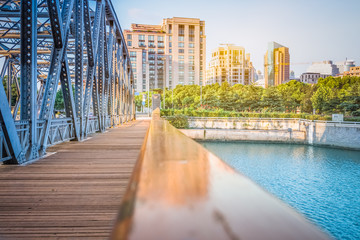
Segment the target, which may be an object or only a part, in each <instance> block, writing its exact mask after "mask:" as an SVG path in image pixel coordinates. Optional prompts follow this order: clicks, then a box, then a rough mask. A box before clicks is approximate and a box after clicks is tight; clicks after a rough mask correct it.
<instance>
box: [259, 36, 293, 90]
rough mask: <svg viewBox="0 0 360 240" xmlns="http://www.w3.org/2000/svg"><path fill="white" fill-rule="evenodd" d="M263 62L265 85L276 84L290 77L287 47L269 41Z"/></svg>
mask: <svg viewBox="0 0 360 240" xmlns="http://www.w3.org/2000/svg"><path fill="white" fill-rule="evenodd" d="M264 63H265V64H264V65H265V66H264V67H265V73H264V75H265V87H269V86H277V85H280V84H282V83H283V82H286V81H288V80H289V79H290V76H289V75H290V54H289V48H287V47H284V46H282V45H280V44H279V43H276V42H270V43H269V44H268V50H267V51H266V54H265V59H264Z"/></svg>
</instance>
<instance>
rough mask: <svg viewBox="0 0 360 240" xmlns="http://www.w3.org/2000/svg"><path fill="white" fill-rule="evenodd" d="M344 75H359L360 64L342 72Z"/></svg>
mask: <svg viewBox="0 0 360 240" xmlns="http://www.w3.org/2000/svg"><path fill="white" fill-rule="evenodd" d="M344 76H358V77H359V76H360V66H357V67H351V68H350V71H348V72H344Z"/></svg>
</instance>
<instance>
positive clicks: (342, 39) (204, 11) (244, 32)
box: [112, 0, 360, 76]
mask: <svg viewBox="0 0 360 240" xmlns="http://www.w3.org/2000/svg"><path fill="white" fill-rule="evenodd" d="M112 2H113V5H114V8H115V10H116V13H117V16H118V19H119V21H120V25H121V27H122V28H123V29H129V28H130V25H131V23H141V24H161V22H162V19H163V18H171V17H193V18H200V19H201V20H204V21H205V34H206V41H207V46H206V58H207V62H209V60H210V56H211V50H213V49H215V48H216V47H218V46H219V44H226V43H230V44H235V45H238V46H242V47H244V48H245V52H246V53H250V55H251V61H252V62H253V65H254V67H255V68H256V69H257V70H260V71H261V72H263V70H264V54H265V52H266V49H267V44H268V42H270V41H275V42H278V43H280V44H281V45H284V46H286V47H288V48H289V52H290V62H291V66H290V70H293V71H294V72H295V75H296V76H299V75H301V73H303V72H306V69H307V67H308V66H309V65H310V64H311V62H316V61H323V60H333V61H334V62H337V61H344V60H345V59H346V58H347V59H349V60H355V61H356V65H357V66H359V65H360V0H336V1H335V0H221V1H218V0H217V1H214V0H207V1H205V0H181V1H173V0H168V1H160V0H152V1H149V0H127V1H122V0H113V1H112Z"/></svg>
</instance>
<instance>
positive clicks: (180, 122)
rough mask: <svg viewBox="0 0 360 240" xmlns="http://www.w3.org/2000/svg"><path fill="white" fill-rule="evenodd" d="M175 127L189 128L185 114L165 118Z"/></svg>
mask: <svg viewBox="0 0 360 240" xmlns="http://www.w3.org/2000/svg"><path fill="white" fill-rule="evenodd" d="M166 119H167V120H168V121H169V122H170V123H171V124H172V125H173V126H174V127H176V128H189V121H188V117H187V116H185V115H174V116H169V117H167V118H166Z"/></svg>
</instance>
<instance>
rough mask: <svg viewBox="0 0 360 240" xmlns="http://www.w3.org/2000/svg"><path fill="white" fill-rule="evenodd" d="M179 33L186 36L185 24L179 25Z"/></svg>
mask: <svg viewBox="0 0 360 240" xmlns="http://www.w3.org/2000/svg"><path fill="white" fill-rule="evenodd" d="M179 35H180V36H181V35H182V36H184V35H185V26H184V25H179Z"/></svg>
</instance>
